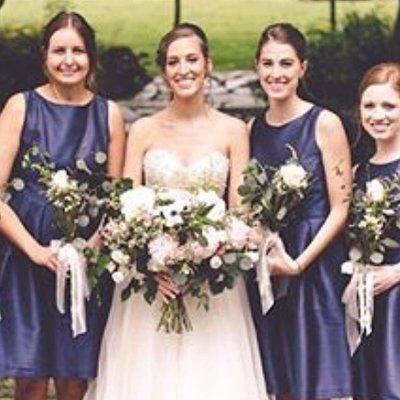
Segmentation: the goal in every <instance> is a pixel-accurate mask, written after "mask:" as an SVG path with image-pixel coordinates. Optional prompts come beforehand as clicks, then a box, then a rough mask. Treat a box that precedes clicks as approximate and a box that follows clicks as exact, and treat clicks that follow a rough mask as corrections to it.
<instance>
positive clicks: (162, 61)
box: [156, 22, 210, 70]
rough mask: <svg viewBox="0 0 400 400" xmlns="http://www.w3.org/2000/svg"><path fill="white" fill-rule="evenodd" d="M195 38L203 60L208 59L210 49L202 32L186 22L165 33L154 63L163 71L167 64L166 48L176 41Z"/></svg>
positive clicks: (197, 27)
mask: <svg viewBox="0 0 400 400" xmlns="http://www.w3.org/2000/svg"><path fill="white" fill-rule="evenodd" d="M191 36H196V37H198V38H199V40H200V47H201V52H202V53H203V56H204V58H209V56H210V48H209V45H208V39H207V36H206V34H205V33H204V31H203V30H202V29H201V28H200V27H199V26H197V25H195V24H191V23H188V22H184V23H182V24H179V25H178V26H176V27H175V28H174V29H172V30H170V31H169V32H167V33H166V34H165V35H164V36H163V37H162V38H161V40H160V43H159V45H158V49H157V56H156V63H157V65H158V66H159V67H160V68H161V69H162V70H164V69H165V66H166V63H167V52H168V47H169V46H170V44H171V43H172V42H174V41H175V40H177V39H180V38H185V37H191Z"/></svg>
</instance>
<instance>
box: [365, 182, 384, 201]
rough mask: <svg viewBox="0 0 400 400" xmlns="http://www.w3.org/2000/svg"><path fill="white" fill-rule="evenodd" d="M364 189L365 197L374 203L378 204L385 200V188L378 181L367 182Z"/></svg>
mask: <svg viewBox="0 0 400 400" xmlns="http://www.w3.org/2000/svg"><path fill="white" fill-rule="evenodd" d="M366 189H367V196H368V197H369V198H370V199H371V200H372V201H373V202H375V203H379V202H381V201H383V199H384V198H385V188H384V186H383V185H382V183H381V182H380V180H379V179H372V181H369V182H367V184H366Z"/></svg>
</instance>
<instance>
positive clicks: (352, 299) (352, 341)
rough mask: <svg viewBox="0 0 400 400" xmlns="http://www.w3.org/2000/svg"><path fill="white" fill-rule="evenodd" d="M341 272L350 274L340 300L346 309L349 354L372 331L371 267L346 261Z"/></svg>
mask: <svg viewBox="0 0 400 400" xmlns="http://www.w3.org/2000/svg"><path fill="white" fill-rule="evenodd" d="M342 273H344V274H348V275H352V276H351V280H350V282H349V284H348V285H347V287H346V289H345V291H344V293H343V296H342V302H343V303H344V304H345V309H346V334H347V340H348V343H349V346H350V352H351V355H353V354H354V353H355V351H356V350H357V347H358V346H359V345H360V343H361V340H362V337H363V335H364V333H365V335H366V336H368V335H370V334H371V332H372V320H373V316H374V281H373V273H372V269H371V268H369V267H368V266H365V265H363V264H360V263H357V262H353V261H346V262H345V263H343V264H342Z"/></svg>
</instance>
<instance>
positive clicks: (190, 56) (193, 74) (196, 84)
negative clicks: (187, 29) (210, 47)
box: [164, 35, 211, 98]
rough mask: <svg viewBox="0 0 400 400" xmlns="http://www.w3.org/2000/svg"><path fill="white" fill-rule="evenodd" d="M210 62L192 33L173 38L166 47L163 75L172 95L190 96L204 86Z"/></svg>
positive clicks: (200, 90)
mask: <svg viewBox="0 0 400 400" xmlns="http://www.w3.org/2000/svg"><path fill="white" fill-rule="evenodd" d="M210 70H211V62H210V60H209V59H207V58H206V57H205V56H204V54H203V52H202V49H201V41H200V39H199V38H198V37H197V36H195V35H193V36H188V37H182V38H179V39H176V40H174V41H173V42H172V43H171V44H170V45H169V46H168V49H167V55H166V64H165V67H164V77H165V79H166V81H167V83H168V85H169V86H170V88H171V91H172V93H173V95H174V97H186V98H187V97H192V96H195V95H197V94H199V93H200V92H202V90H203V88H204V82H205V78H206V76H207V74H208V73H209V72H210Z"/></svg>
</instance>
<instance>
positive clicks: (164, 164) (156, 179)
mask: <svg viewBox="0 0 400 400" xmlns="http://www.w3.org/2000/svg"><path fill="white" fill-rule="evenodd" d="M143 167H144V176H145V182H146V185H151V186H160V187H174V188H179V189H188V190H191V189H193V188H198V187H201V188H203V189H213V190H215V191H216V192H217V193H218V195H219V196H221V197H222V196H223V194H224V192H225V188H226V183H227V179H228V173H229V159H228V158H227V157H226V156H225V155H223V154H222V153H221V152H219V151H212V152H210V153H209V154H207V155H205V156H202V157H200V158H199V159H197V160H196V161H193V162H191V163H190V164H189V165H185V164H183V163H182V161H181V160H180V159H179V158H178V156H176V155H175V154H173V153H172V152H170V151H168V150H164V149H151V150H149V151H148V152H147V153H146V154H145V156H144V160H143Z"/></svg>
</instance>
